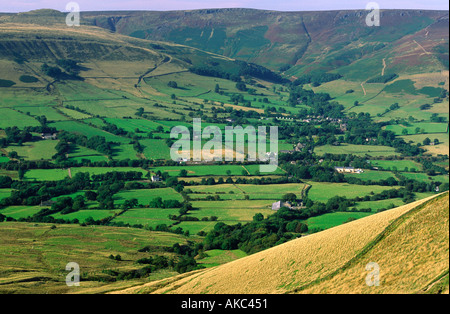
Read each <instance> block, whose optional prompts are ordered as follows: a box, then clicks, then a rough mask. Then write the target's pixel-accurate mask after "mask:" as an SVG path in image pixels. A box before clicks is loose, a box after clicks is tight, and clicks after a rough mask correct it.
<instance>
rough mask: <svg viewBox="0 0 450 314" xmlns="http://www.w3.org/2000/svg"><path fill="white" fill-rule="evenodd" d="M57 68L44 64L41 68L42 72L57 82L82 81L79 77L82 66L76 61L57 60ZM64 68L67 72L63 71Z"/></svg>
mask: <svg viewBox="0 0 450 314" xmlns="http://www.w3.org/2000/svg"><path fill="white" fill-rule="evenodd" d="M56 63H57V66H50V65H48V64H47V63H44V64H43V65H42V66H41V71H42V72H44V74H45V75H47V76H50V77H52V78H54V79H55V80H82V78H81V77H80V76H79V73H80V69H81V68H80V66H79V65H78V62H77V61H74V60H69V59H68V60H63V59H61V60H57V62H56ZM61 68H63V69H64V70H65V71H63V70H61Z"/></svg>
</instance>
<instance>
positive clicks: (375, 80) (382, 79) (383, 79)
mask: <svg viewBox="0 0 450 314" xmlns="http://www.w3.org/2000/svg"><path fill="white" fill-rule="evenodd" d="M397 77H398V75H397V74H395V73H391V74H385V75H383V76H381V75H380V76H377V77H374V78H371V79H369V80H367V82H366V83H383V84H386V83H387V82H390V81H392V80H394V79H396V78H397Z"/></svg>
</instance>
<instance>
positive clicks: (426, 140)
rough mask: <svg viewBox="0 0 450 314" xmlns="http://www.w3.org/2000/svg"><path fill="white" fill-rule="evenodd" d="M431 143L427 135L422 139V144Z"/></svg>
mask: <svg viewBox="0 0 450 314" xmlns="http://www.w3.org/2000/svg"><path fill="white" fill-rule="evenodd" d="M430 144H431V140H430V139H429V138H428V137H427V138H426V139H424V140H423V145H425V146H427V145H430Z"/></svg>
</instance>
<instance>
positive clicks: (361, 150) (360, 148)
mask: <svg viewBox="0 0 450 314" xmlns="http://www.w3.org/2000/svg"><path fill="white" fill-rule="evenodd" d="M314 152H315V153H316V154H318V155H324V154H352V155H357V156H366V155H369V156H372V157H387V156H394V155H397V153H396V152H395V148H392V147H388V146H377V145H353V144H341V145H339V146H334V145H324V146H319V147H316V148H315V149H314Z"/></svg>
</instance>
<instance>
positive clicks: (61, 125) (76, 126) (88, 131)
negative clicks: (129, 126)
mask: <svg viewBox="0 0 450 314" xmlns="http://www.w3.org/2000/svg"><path fill="white" fill-rule="evenodd" d="M49 126H51V127H54V128H56V129H57V130H64V131H67V132H72V133H77V134H81V135H85V136H86V137H88V138H91V137H93V136H102V137H104V138H105V139H106V141H107V142H114V143H129V142H130V140H129V139H126V138H124V137H120V136H117V135H114V134H111V133H108V132H106V131H103V130H100V129H97V128H94V127H91V126H89V125H87V124H84V123H81V122H76V121H60V122H54V123H50V124H49Z"/></svg>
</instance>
